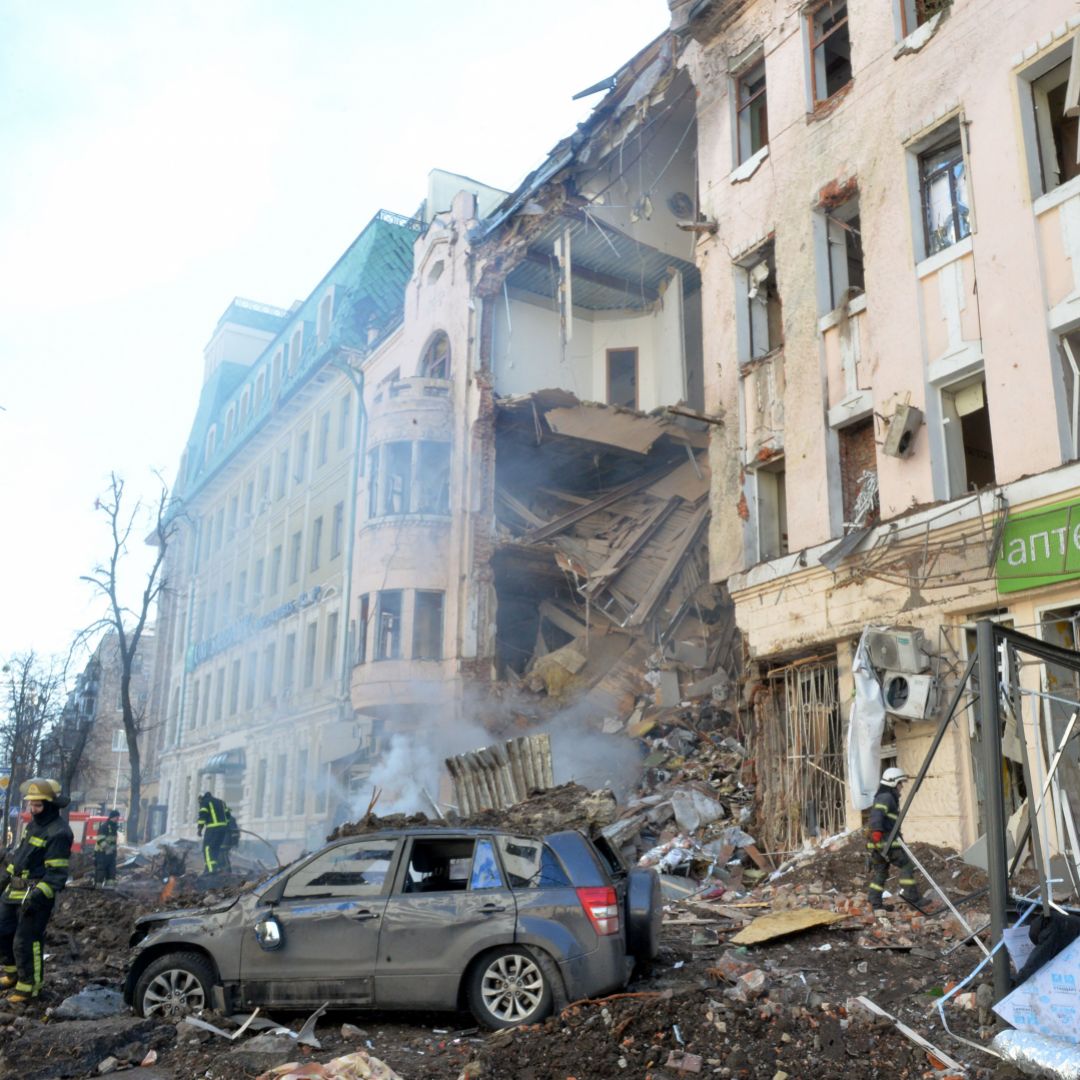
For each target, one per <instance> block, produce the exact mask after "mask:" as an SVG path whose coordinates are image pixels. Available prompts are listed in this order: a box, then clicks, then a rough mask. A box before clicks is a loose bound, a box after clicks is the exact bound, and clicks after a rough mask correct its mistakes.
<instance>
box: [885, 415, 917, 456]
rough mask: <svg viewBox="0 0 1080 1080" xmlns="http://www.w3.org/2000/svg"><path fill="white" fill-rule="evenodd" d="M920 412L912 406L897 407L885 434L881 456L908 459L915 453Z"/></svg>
mask: <svg viewBox="0 0 1080 1080" xmlns="http://www.w3.org/2000/svg"><path fill="white" fill-rule="evenodd" d="M922 422H923V414H922V410H920V409H916V408H915V406H914V405H897V406H896V411H895V412H894V413H893V414H892V419H891V420H890V421H889V429H888V431H886V432H885V445H884V446H883V447H882V448H881V452H882V453H883V454H888V455H889V457H910V456H911V455H912V454H913V453H914V452H915V436H916V435H917V434H918V432H919V428H920V427H922Z"/></svg>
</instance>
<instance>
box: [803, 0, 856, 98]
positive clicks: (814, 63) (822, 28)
mask: <svg viewBox="0 0 1080 1080" xmlns="http://www.w3.org/2000/svg"><path fill="white" fill-rule="evenodd" d="M809 21H810V70H811V81H812V84H813V89H814V104H815V105H818V104H819V103H820V102H822V101H826V100H827V99H828V98H831V97H832V96H833V94H835V93H836V92H837V91H838V90H843V88H844V87H845V86H847V84H848V83H849V82H851V41H850V38H849V36H848V17H847V0H825V2H824V3H823V4H820V5H818V7H816V8H814V9H812V10H811V12H810V14H809Z"/></svg>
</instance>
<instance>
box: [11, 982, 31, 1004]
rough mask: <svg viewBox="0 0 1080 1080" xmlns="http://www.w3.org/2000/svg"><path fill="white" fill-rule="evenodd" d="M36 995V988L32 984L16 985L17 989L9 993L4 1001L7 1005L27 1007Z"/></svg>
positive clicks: (21, 983)
mask: <svg viewBox="0 0 1080 1080" xmlns="http://www.w3.org/2000/svg"><path fill="white" fill-rule="evenodd" d="M35 996H36V995H35V994H34V988H33V986H32V985H31V984H30V983H24V982H20V983H16V984H15V989H14V990H11V991H10V992H9V993H8V996H7V997H6V998H5V999H4V1003H5V1004H6V1005H26V1004H27V1003H28V1002H29V1001H30V1000H32V999H33V998H34V997H35Z"/></svg>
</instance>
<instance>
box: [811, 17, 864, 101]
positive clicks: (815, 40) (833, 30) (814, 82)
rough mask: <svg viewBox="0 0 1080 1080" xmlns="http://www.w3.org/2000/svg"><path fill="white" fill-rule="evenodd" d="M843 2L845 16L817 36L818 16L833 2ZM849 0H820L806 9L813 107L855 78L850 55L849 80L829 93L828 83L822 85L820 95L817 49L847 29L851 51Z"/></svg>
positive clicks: (849, 49)
mask: <svg viewBox="0 0 1080 1080" xmlns="http://www.w3.org/2000/svg"><path fill="white" fill-rule="evenodd" d="M836 3H843V5H844V17H843V19H842V20H841V21H840V22H838V23H837V24H836V25H835V26H833V27H830V29H829V30H827V31H826V32H825V33H824V34H823V35H822V36H821V37H818V36H817V26H816V24H817V19H818V16H819V15H820V14H821V13H822V12H823V11H824V10H825V9H826V8H828V7H831V6H832V5H833V4H836ZM847 5H848V0H818V2H817V3H815V4H813V5H812V6H811V7H809V8H807V9H806V34H807V44H808V45H809V58H810V98H811V105H812V107H813V108H815V109H816V108H817V107H818V106H819V105H822V104H824V103H825V102H826V101H831V100H832V99H833V98H834V97H836V95H837V94H839V93H840V92H841V91H842V90H843V89H844V88H845V87H847V86H850V85H851V83H852V82H853V81H854V79H855V70H854V66H853V65H852V64H851V59H850V56H849V58H848V64H849V66H850V67H851V68H852V70H851V75H850V77H849V78H848V81H847V82H846V83H844V85H843V86H838V87H837V88H836V89H835V90H834V91H833V92H832V93H831V94H830V93H828V85H826V86H824V87H822V94H821V96H820V97H819V96H818V71H817V68H818V64H817V56H816V53H817V50H818V49H819V48H821V47H822V46H823V45H824V44H825V42H827V41H828V40H829V38H831V37H832V36H833V35H834V34H837V33H839V32H840V31H841V30H847V34H848V52H849V53H850V51H851V31H850V29H848V27H849V23H850V13H849V12H848V7H847Z"/></svg>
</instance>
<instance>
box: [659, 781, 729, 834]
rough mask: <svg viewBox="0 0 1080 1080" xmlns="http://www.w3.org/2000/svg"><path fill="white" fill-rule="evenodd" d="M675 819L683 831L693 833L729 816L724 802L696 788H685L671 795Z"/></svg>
mask: <svg viewBox="0 0 1080 1080" xmlns="http://www.w3.org/2000/svg"><path fill="white" fill-rule="evenodd" d="M671 808H672V810H674V811H675V821H676V823H677V824H678V826H679V828H680V829H681V830H682V831H683V832H687V833H693V832H697V830H698V829H700V828H702V826H704V825H711V824H712V823H713V822H714V821H719V820H720V819H721V818H723V817H726V816H727V811H726V810H725V809H724V807H723V804H722V803H720V802H718V801H717V800H716V799H710V798H709V796H708V795H703V794H702V793H701V792H700V791H696V790H695V789H694V788H684V789H682V790H680V791H676V792H674V793H673V794H672V796H671Z"/></svg>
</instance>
